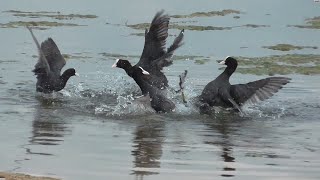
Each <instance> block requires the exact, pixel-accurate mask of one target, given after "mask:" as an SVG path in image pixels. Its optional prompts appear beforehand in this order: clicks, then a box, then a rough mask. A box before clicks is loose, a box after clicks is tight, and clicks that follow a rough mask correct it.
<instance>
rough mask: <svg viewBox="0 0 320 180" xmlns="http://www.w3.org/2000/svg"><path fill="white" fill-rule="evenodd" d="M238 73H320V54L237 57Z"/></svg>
mask: <svg viewBox="0 0 320 180" xmlns="http://www.w3.org/2000/svg"><path fill="white" fill-rule="evenodd" d="M237 59H238V60H239V61H238V62H239V66H238V69H237V72H238V73H242V74H256V75H265V74H267V75H274V74H281V75H284V74H304V75H315V74H320V55H312V54H287V55H273V56H267V57H255V58H247V57H237Z"/></svg>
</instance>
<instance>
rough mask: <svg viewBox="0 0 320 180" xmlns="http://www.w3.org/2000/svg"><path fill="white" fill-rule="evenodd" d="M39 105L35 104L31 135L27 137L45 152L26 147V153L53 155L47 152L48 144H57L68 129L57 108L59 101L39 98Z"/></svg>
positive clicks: (32, 143)
mask: <svg viewBox="0 0 320 180" xmlns="http://www.w3.org/2000/svg"><path fill="white" fill-rule="evenodd" d="M39 101H40V103H41V104H40V105H39V106H36V110H35V115H34V120H33V122H32V136H31V137H30V138H29V143H30V144H31V145H43V147H44V148H43V149H44V150H45V151H46V152H33V151H31V149H30V148H27V154H37V155H53V154H50V153H48V152H47V150H48V147H49V146H50V145H59V144H60V143H61V141H63V137H64V135H65V134H66V132H67V131H69V129H68V126H66V122H65V121H64V119H63V118H62V117H63V116H61V114H60V113H59V110H61V107H60V109H59V104H61V102H59V101H57V100H53V99H46V98H41V99H40V98H39Z"/></svg>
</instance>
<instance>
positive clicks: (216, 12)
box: [171, 9, 241, 18]
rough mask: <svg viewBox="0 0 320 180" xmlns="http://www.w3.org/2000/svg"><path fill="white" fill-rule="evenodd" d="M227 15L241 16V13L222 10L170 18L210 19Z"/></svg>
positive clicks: (232, 10)
mask: <svg viewBox="0 0 320 180" xmlns="http://www.w3.org/2000/svg"><path fill="white" fill-rule="evenodd" d="M228 14H241V11H239V10H234V9H224V10H222V11H210V12H195V13H191V14H187V15H172V16H171V17H172V18H194V17H212V16H226V15H228Z"/></svg>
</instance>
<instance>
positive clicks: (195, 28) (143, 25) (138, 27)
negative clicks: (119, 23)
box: [126, 22, 269, 36]
mask: <svg viewBox="0 0 320 180" xmlns="http://www.w3.org/2000/svg"><path fill="white" fill-rule="evenodd" d="M126 26H127V27H130V28H132V29H136V30H145V29H147V28H149V26H150V23H140V24H126ZM239 27H247V28H260V27H269V26H268V25H257V24H245V25H242V26H233V27H219V26H200V25H185V24H184V25H181V24H178V23H177V22H174V23H171V24H169V28H170V29H178V30H182V29H185V30H189V31H222V30H231V29H233V28H239ZM133 35H135V34H133ZM136 35H140V36H141V35H142V34H141V33H136Z"/></svg>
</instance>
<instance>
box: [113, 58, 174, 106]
mask: <svg viewBox="0 0 320 180" xmlns="http://www.w3.org/2000/svg"><path fill="white" fill-rule="evenodd" d="M114 67H118V68H122V69H124V70H125V71H126V73H127V74H128V75H129V76H130V77H132V78H133V79H134V80H135V82H136V83H137V84H138V86H139V87H140V89H141V91H142V94H143V95H144V96H150V101H151V107H152V108H153V109H154V110H156V111H157V112H171V111H174V109H175V104H174V103H173V102H172V101H171V100H169V99H168V98H167V97H166V94H165V92H164V91H163V90H161V89H159V88H157V87H155V86H153V85H151V84H150V83H149V80H150V78H152V77H151V74H150V73H149V72H147V71H146V70H144V69H143V68H142V67H141V66H137V65H135V66H132V65H131V64H130V62H129V61H128V60H117V62H116V63H115V65H114Z"/></svg>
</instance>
